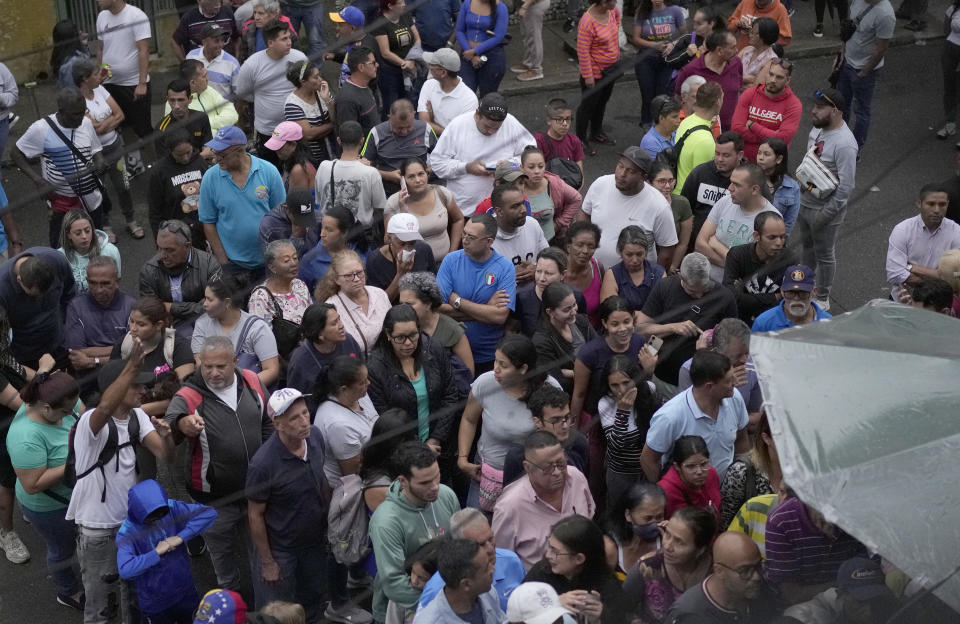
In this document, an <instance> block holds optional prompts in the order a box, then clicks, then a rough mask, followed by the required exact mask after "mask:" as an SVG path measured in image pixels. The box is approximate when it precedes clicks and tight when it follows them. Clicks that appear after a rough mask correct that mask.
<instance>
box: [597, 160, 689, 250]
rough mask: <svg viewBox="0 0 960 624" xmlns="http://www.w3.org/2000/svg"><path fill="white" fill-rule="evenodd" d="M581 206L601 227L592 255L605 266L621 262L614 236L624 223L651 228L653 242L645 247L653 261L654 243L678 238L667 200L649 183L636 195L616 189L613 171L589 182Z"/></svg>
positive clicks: (668, 243) (664, 244)
mask: <svg viewBox="0 0 960 624" xmlns="http://www.w3.org/2000/svg"><path fill="white" fill-rule="evenodd" d="M581 210H583V211H584V212H585V213H587V214H588V215H590V221H592V222H593V224H594V225H596V226H597V227H599V228H600V246H599V247H598V248H597V252H596V254H594V257H595V258H596V259H597V260H599V261H600V262H601V263H602V264H603V266H605V267H612V266H613V265H615V264H616V263H618V262H620V256H619V255H618V254H617V238H619V236H620V232H621V231H622V230H623V229H624V228H625V227H627V226H630V225H638V226H640V227H642V228H643V229H645V230H647V231H649V232H653V240H654V242H655V243H656V244H655V245H653V248H652V249H649V250H647V251H648V253H647V259H648V260H650V262H653V263H654V264H655V263H656V262H657V247H673V246H674V245H676V244H677V242H678V239H677V226H676V225H675V224H674V221H673V211H672V210H670V204H668V203H667V200H666V199H664V197H663V194H662V193H660V191H658V190H656V189H655V188H653V187H652V186H651V185H649V184H644V185H643V188H642V189H640V192H639V193H637V194H636V195H624V194H623V193H621V192H620V191H619V190H617V185H616V180H615V179H614V176H613V174H610V175H605V176H601V177H599V178H597V179H596V180H594V182H593V184H591V185H590V190H588V191H587V196H586V197H584V198H583V206H582V207H581Z"/></svg>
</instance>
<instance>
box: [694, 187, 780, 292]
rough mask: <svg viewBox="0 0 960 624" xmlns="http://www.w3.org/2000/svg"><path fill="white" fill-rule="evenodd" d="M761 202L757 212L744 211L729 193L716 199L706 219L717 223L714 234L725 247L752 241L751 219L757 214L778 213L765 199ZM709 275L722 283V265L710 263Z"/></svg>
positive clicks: (728, 247)
mask: <svg viewBox="0 0 960 624" xmlns="http://www.w3.org/2000/svg"><path fill="white" fill-rule="evenodd" d="M763 203H764V206H763V208H762V209H760V210H758V211H757V212H745V211H744V210H743V208H741V207H740V206H739V205H738V204H735V203H733V198H732V197H731V196H730V195H729V194H727V195H724V196H723V197H721V198H720V199H718V200H717V203H715V204H714V205H713V208H711V209H710V213H709V214H707V221H710V222H711V223H716V224H717V232H716V234H714V236H716V237H717V240H718V241H719V242H720V243H721V244H722V245H723V246H725V247H726V248H727V249H730V248H732V247H736V246H737V245H746V244H747V243H751V242H753V221H754V219H756V217H757V215H758V214H760V213H761V212H768V211H769V212H775V213H777V214H780V211H779V210H777V209H776V208H775V207H774V205H773V204H771V203H770V202H769V201H767V200H766V199H764V200H763ZM780 216H781V217H782V216H783V215H780ZM710 277H711V278H712V279H713V280H714V281H716V282H717V283H722V282H723V267H722V266H716V265H714V264H711V265H710Z"/></svg>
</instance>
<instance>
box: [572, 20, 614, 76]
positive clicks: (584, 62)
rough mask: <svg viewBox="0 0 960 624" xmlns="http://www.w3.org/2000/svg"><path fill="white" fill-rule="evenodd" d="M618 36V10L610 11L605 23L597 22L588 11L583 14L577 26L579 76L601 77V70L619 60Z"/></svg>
mask: <svg viewBox="0 0 960 624" xmlns="http://www.w3.org/2000/svg"><path fill="white" fill-rule="evenodd" d="M619 36H620V11H618V10H616V9H614V10H613V11H610V13H608V19H607V23H606V24H601V23H600V22H598V21H597V20H596V18H594V17H593V16H592V15H590V11H587V12H586V13H584V14H583V17H581V18H580V25H579V26H577V58H579V59H580V60H579V62H580V75H581V76H583V77H584V78H593V79H599V78H602V77H603V70H604V69H606V68H607V67H610V66H611V65H613V64H614V63H616V62H617V61H619V60H620V41H619Z"/></svg>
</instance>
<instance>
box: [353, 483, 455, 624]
mask: <svg viewBox="0 0 960 624" xmlns="http://www.w3.org/2000/svg"><path fill="white" fill-rule="evenodd" d="M459 510H460V503H459V501H458V500H457V495H456V494H454V493H453V490H451V489H450V488H448V487H447V486H445V485H441V486H440V493H439V495H438V496H437V500H435V501H434V502H432V503H427V504H426V506H424V507H416V506H415V505H414V504H413V503H411V502H410V499H408V498H407V497H406V496H405V495H404V494H403V491H402V487H401V486H400V482H399V481H394V482H393V483H392V484H391V485H390V489H388V490H387V498H386V500H384V501H383V503H381V504H380V506H379V507H377V510H376V511H375V512H374V513H373V516H372V517H371V518H370V541H371V542H372V543H373V552H374V554H375V555H376V559H377V576H376V578H375V579H374V581H373V617H374V619H375V620H376V621H378V622H383V621H384V619H385V618H386V613H387V601H388V600H392V601H393V602H395V603H397V604H398V605H400V606H401V607H403V608H405V609H413V608H414V607H416V605H417V601H418V600H419V599H420V592H419V591H418V590H416V589H414V588H413V586H412V585H410V575H408V574H407V573H406V572H405V571H404V569H403V563H404V561H405V560H406V558H407V557H408V556H410V555H411V554H412V553H413V552H414V551H415V550H416V549H417V548H419V547H420V546H421V545H422V544H424V543H425V542H428V541H430V540H431V539H432V538H434V537H437V536H438V535H442V534H443V533H445V532H446V531H447V529H449V528H450V516H452V515H453V514H454V512H457V511H459Z"/></svg>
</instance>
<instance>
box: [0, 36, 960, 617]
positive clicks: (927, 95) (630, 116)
mask: <svg viewBox="0 0 960 624" xmlns="http://www.w3.org/2000/svg"><path fill="white" fill-rule="evenodd" d="M941 46H942V42H941V41H935V42H930V43H929V44H928V45H925V46H917V45H911V46H904V47H897V48H894V49H891V51H890V52H889V53H888V55H887V59H886V67H885V68H884V69H883V70H882V76H881V78H880V80H879V84H878V86H877V93H876V96H875V99H874V110H873V121H872V125H871V134H870V138H869V139H868V142H867V146H866V148H865V150H864V151H863V155H862V160H861V163H860V165H859V167H858V171H857V184H856V191H855V194H854V198H853V200H852V201H851V203H850V206H849V208H848V212H847V218H846V222H845V223H844V225H843V229H842V232H841V240H840V242H839V243H838V250H837V252H838V270H837V276H836V283H835V285H834V292H833V308H832V310H831V312H833V313H840V312H843V311H845V310H851V309H854V308H856V307H858V306H860V305H862V304H863V303H864V302H866V301H868V300H870V299H873V298H878V297H886V294H887V292H888V291H887V288H886V286H885V281H884V258H885V253H886V246H887V236H888V234H889V232H890V230H891V228H892V227H893V226H894V225H895V224H896V223H897V222H899V221H901V220H902V219H904V218H907V217H909V216H912V215H913V214H915V200H916V196H917V193H918V191H919V189H920V187H921V186H922V185H923V184H925V183H928V182H936V181H941V180H944V179H946V178H948V177H950V176H951V175H953V172H954V162H955V159H954V155H955V147H954V142H953V141H952V140H951V141H938V140H937V139H936V138H935V136H934V130H935V127H938V125H939V124H940V123H941V122H942V106H941V103H940V98H941V95H940V93H941V76H940V69H939V67H940V66H939V59H940V51H941ZM829 65H830V59H829V58H809V59H801V60H799V61H798V62H797V63H796V66H795V71H794V77H793V84H792V87H793V89H794V91H795V92H796V93H797V94H798V96H799V97H801V99H802V100H804V103H805V110H808V109H809V105H808V103H809V98H810V95H811V94H812V92H813V91H814V89H816V88H818V87H821V86H823V85H824V84H825V78H826V76H827V75H828V73H829ZM168 79H169V78H167V77H165V76H154V77H153V80H154V84H155V85H157V86H159V85H162V84H166V82H167V80H168ZM159 92H160V89H158V88H157V87H155V88H154V99H155V104H156V103H157V102H158V101H159V100H157V98H158V97H159ZM557 96H560V97H564V98H566V99H567V100H568V101H569V102H571V103H574V104H575V103H576V102H577V101H578V99H579V91H577V90H566V91H550V90H546V89H544V90H541V91H539V92H537V93H534V94H529V95H524V96H523V97H522V98H521V97H517V98H513V99H511V101H510V102H509V104H510V112H511V113H513V114H514V115H516V116H517V117H518V118H519V119H520V121H521V122H523V123H524V124H525V125H526V126H527V127H528V128H530V129H531V130H533V131H537V130H540V129H541V128H542V127H543V126H544V117H545V115H544V105H545V104H546V102H547V100H549V99H550V98H553V97H557ZM637 96H638V92H637V87H636V84H635V83H633V82H620V83H618V84H617V86H616V89H615V91H614V95H613V99H612V100H611V102H610V105H609V107H608V109H607V133H608V135H610V136H612V137H616V138H617V140H618V146H616V147H603V146H601V147H600V151H599V154H598V155H597V156H595V157H593V158H588V159H587V162H586V170H587V176H588V180H592V179H594V178H596V177H598V176H600V175H604V174H607V173H611V172H612V171H613V168H614V166H615V163H616V160H617V153H618V152H619V151H620V149H622V147H625V146H628V145H632V144H639V142H640V138H641V129H640V128H639V126H638V125H637V120H638V116H639V110H638V105H639V98H638V97H637ZM28 97H29V96H28V95H24V94H22V95H21V98H22V99H23V98H28ZM40 99H41V100H42V101H41V103H40V105H39V107H40V112H41V113H47V112H51V111H52V110H53V108H52V107H53V101H52V100H51V99H49V98H40ZM26 101H27V102H28V103H29V100H26ZM23 110H26V114H27V115H28V117H25V118H24V119H22V120H21V121H20V124H21V126H20V127H18V128H16V129H15V131H14V135H15V136H18V135H19V134H20V133H22V131H23V129H25V127H26V125H27V124H28V123H29V122H30V121H33V119H35V118H36V117H35V116H32V115H33V113H32V105H29V106H27V107H26V109H24V106H23V105H21V111H23ZM21 115H23V112H21ZM159 119H160V113H159V107H158V106H156V105H155V106H154V116H153V121H154V123H156V122H157V121H159ZM810 128H811V123H810V118H809V113H807V114H805V116H804V119H803V122H802V123H801V126H800V131H799V132H798V134H797V136H796V137H795V138H794V141H793V143H792V144H791V154H792V156H791V159H790V160H791V166H790V169H791V170H793V169H794V168H795V167H796V164H797V163H799V161H800V157H801V156H802V153H803V151H804V149H805V147H806V140H807V134H808V132H809V130H810ZM12 140H14V139H13V138H12ZM3 184H4V187H5V188H6V190H7V194H8V196H9V197H10V199H11V201H12V202H19V201H21V200H23V199H24V198H27V197H29V196H30V194H31V191H32V190H33V187H32V184H31V183H30V182H29V181H28V179H27V178H26V177H25V176H23V175H21V174H20V173H19V172H17V171H16V170H13V169H10V168H7V169H5V170H4V180H3ZM146 187H147V176H146V175H144V176H140V177H139V178H137V179H135V180H134V198H135V200H136V202H137V205H136V215H137V219H138V220H139V222H140V223H141V224H142V225H144V226H145V227H146V223H147V219H146V212H147V205H146V202H147V197H146ZM16 215H17V219H18V221H19V223H20V227H21V230H22V232H23V235H24V240H25V243H26V244H27V245H28V246H29V245H39V244H46V239H47V212H46V207H45V206H44V205H43V204H41V203H40V202H39V201H27V202H26V203H24V204H23V205H22V206H21V207H20V208H19V209H18V210H17V213H16ZM122 226H123V224H122V222H121V215H120V214H119V210H118V209H115V213H114V228H115V229H116V231H117V232H118V236H119V243H118V244H119V247H120V251H121V254H122V256H123V278H122V281H123V287H124V288H125V289H126V290H128V291H130V292H133V293H135V291H136V282H137V272H138V270H139V267H140V266H141V265H142V263H143V262H144V261H145V260H146V259H148V258H149V257H150V256H151V255H152V253H153V247H154V246H153V242H152V241H151V240H150V238H149V235H148V237H147V238H145V239H144V240H141V241H135V240H133V239H132V238H130V236H128V235H127V234H126V233H125V232H123V227H122ZM793 242H794V243H797V242H798V241H793ZM15 522H16V525H17V530H18V532H19V533H20V535H21V537H22V538H23V540H24V542H26V544H27V545H28V546H29V548H30V551H31V553H32V555H33V557H32V559H31V560H30V562H29V563H27V564H23V565H14V564H11V563H9V562H7V561H6V560H5V559H2V556H0V587H3V588H4V590H3V591H2V592H0V622H16V621H32V622H40V623H52V622H80V621H81V617H80V614H79V613H76V612H74V611H71V610H69V609H67V608H65V607H62V606H59V605H57V603H56V601H55V594H54V591H53V588H52V586H51V585H50V583H49V581H48V580H47V578H46V576H47V575H46V570H45V567H44V547H43V544H42V542H41V540H40V538H39V537H38V536H37V534H36V533H35V532H34V531H33V530H32V529H30V528H29V527H28V526H26V525H25V524H24V523H23V521H22V519H21V517H20V515H19V513H18V514H16V519H15ZM194 562H195V565H194V569H195V574H196V579H197V583H198V588H199V589H200V591H201V593H202V592H203V591H206V590H207V589H209V588H211V587H212V584H213V582H214V579H213V577H212V573H211V568H210V565H209V562H208V561H207V559H206V558H202V559H195V560H194Z"/></svg>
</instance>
